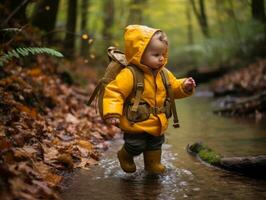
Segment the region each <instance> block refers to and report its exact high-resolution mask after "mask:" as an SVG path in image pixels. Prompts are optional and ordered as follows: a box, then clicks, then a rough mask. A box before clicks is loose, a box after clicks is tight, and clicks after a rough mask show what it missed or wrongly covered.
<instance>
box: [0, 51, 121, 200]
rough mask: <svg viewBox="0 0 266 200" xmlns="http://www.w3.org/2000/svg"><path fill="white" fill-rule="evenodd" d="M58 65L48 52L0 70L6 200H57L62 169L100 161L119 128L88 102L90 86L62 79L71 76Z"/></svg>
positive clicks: (1, 173)
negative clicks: (33, 60)
mask: <svg viewBox="0 0 266 200" xmlns="http://www.w3.org/2000/svg"><path fill="white" fill-rule="evenodd" d="M62 64H63V63H62ZM55 69H56V66H55V64H54V63H53V62H52V61H51V60H49V59H48V58H47V57H44V56H38V57H37V62H36V64H35V65H34V66H32V67H30V68H22V67H20V66H19V65H16V64H12V63H11V64H9V65H7V66H5V67H4V68H1V69H0V70H1V72H0V74H1V77H0V162H1V164H0V177H1V178H0V199H2V200H9V199H28V200H33V199H34V200H35V199H59V197H58V195H57V192H56V190H57V189H58V185H59V183H60V182H61V181H62V179H63V175H64V173H65V172H70V171H72V170H73V169H75V168H83V169H88V168H89V167H90V166H91V165H94V164H96V163H97V161H98V160H99V157H100V155H101V153H102V152H103V151H104V150H106V149H107V148H108V142H107V141H108V140H110V139H112V138H113V137H114V135H115V134H116V133H119V132H120V130H119V129H118V128H116V127H114V126H111V127H107V126H105V125H104V124H103V123H102V122H101V119H100V117H99V115H98V114H97V113H96V112H95V109H94V107H93V106H92V107H89V106H87V105H86V102H87V100H88V98H89V92H91V90H89V89H87V90H85V89H82V88H81V87H79V86H77V85H75V84H68V83H65V82H63V80H65V78H64V77H67V79H68V81H67V82H69V80H70V79H69V76H67V74H63V78H62V73H61V74H60V73H58V72H56V70H55ZM87 73H91V72H89V70H87ZM60 77H61V78H60ZM94 79H95V77H94ZM88 86H89V87H91V88H93V87H94V84H93V82H91V83H90V84H89V85H88ZM89 87H88V88H89Z"/></svg>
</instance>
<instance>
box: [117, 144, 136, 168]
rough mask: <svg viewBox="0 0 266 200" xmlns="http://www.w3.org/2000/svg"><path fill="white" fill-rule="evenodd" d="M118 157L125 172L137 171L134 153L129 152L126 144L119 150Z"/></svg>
mask: <svg viewBox="0 0 266 200" xmlns="http://www.w3.org/2000/svg"><path fill="white" fill-rule="evenodd" d="M117 157H118V160H119V162H120V166H121V168H122V169H123V171H124V172H126V173H133V172H135V171H136V165H135V163H134V159H133V155H131V154H130V153H128V152H127V151H126V149H125V147H124V146H123V147H122V149H121V150H120V151H118V152H117Z"/></svg>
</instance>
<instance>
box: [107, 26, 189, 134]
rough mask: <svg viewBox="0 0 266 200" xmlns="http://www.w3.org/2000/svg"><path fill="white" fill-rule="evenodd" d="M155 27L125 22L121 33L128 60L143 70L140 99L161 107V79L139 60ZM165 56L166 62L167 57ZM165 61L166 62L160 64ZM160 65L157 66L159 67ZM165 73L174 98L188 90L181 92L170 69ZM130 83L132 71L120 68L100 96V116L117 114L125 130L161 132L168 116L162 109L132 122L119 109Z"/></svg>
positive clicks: (162, 85) (127, 92) (166, 124)
mask: <svg viewBox="0 0 266 200" xmlns="http://www.w3.org/2000/svg"><path fill="white" fill-rule="evenodd" d="M156 31H158V29H153V28H149V27H147V26H140V25H129V26H127V27H126V30H125V34H124V37H125V55H126V58H127V61H128V63H132V64H134V65H136V66H138V67H139V68H140V69H141V70H142V71H143V72H144V91H143V94H142V99H143V100H144V101H146V102H147V103H148V104H149V105H150V106H151V107H162V106H163V105H164V101H165V98H166V90H165V87H164V84H163V80H162V78H161V76H160V74H159V73H158V72H157V73H155V74H154V73H153V72H152V70H151V69H150V68H149V67H148V66H145V65H143V64H141V57H142V54H143V52H144V50H145V48H146V47H147V45H148V43H149V41H150V39H151V38H152V36H153V34H154V33H155V32H156ZM165 60H166V62H167V59H165ZM165 65H166V63H165V64H164V66H165ZM164 66H163V67H164ZM163 67H162V68H163ZM162 68H161V69H162ZM161 69H159V71H160V70H161ZM168 76H169V82H170V83H171V85H172V88H173V92H174V95H175V98H183V97H187V96H189V95H191V94H192V93H190V94H187V93H185V92H184V90H183V87H182V84H183V82H184V79H176V78H175V77H174V75H173V74H172V73H171V72H170V71H168ZM133 84H134V80H133V74H132V72H131V71H130V69H127V68H124V69H123V70H121V72H120V73H119V74H118V75H117V77H116V79H115V80H113V81H111V82H110V83H109V84H108V85H107V86H106V88H105V93H104V98H103V116H104V118H109V117H119V118H120V128H121V129H122V130H123V131H125V132H127V133H143V132H147V133H149V134H151V135H154V136H159V135H161V134H163V132H164V131H165V130H166V129H167V126H168V119H167V118H166V116H165V114H164V113H160V114H158V115H156V116H155V115H153V114H150V117H149V119H147V120H145V121H142V122H137V123H134V124H132V123H130V122H129V121H128V120H127V118H126V116H125V115H124V113H123V107H124V102H125V100H126V98H127V97H128V96H129V95H130V93H131V92H132V90H133V87H134V85H133Z"/></svg>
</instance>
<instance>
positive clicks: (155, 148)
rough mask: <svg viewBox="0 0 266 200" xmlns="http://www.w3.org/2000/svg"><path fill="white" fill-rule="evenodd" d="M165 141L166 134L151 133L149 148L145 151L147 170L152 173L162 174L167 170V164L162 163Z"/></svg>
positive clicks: (148, 142) (148, 141)
mask: <svg viewBox="0 0 266 200" xmlns="http://www.w3.org/2000/svg"><path fill="white" fill-rule="evenodd" d="M163 143H164V135H162V136H158V137H156V136H152V135H149V137H148V140H147V148H146V150H145V151H144V154H143V155H144V164H145V170H147V171H148V172H151V173H155V174H160V173H163V172H164V171H165V166H164V165H162V164H161V154H162V150H161V149H162V144H163Z"/></svg>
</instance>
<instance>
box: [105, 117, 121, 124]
mask: <svg viewBox="0 0 266 200" xmlns="http://www.w3.org/2000/svg"><path fill="white" fill-rule="evenodd" d="M105 122H106V123H107V124H108V125H115V126H116V125H118V124H119V123H120V119H119V118H116V117H110V118H107V119H106V120H105Z"/></svg>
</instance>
